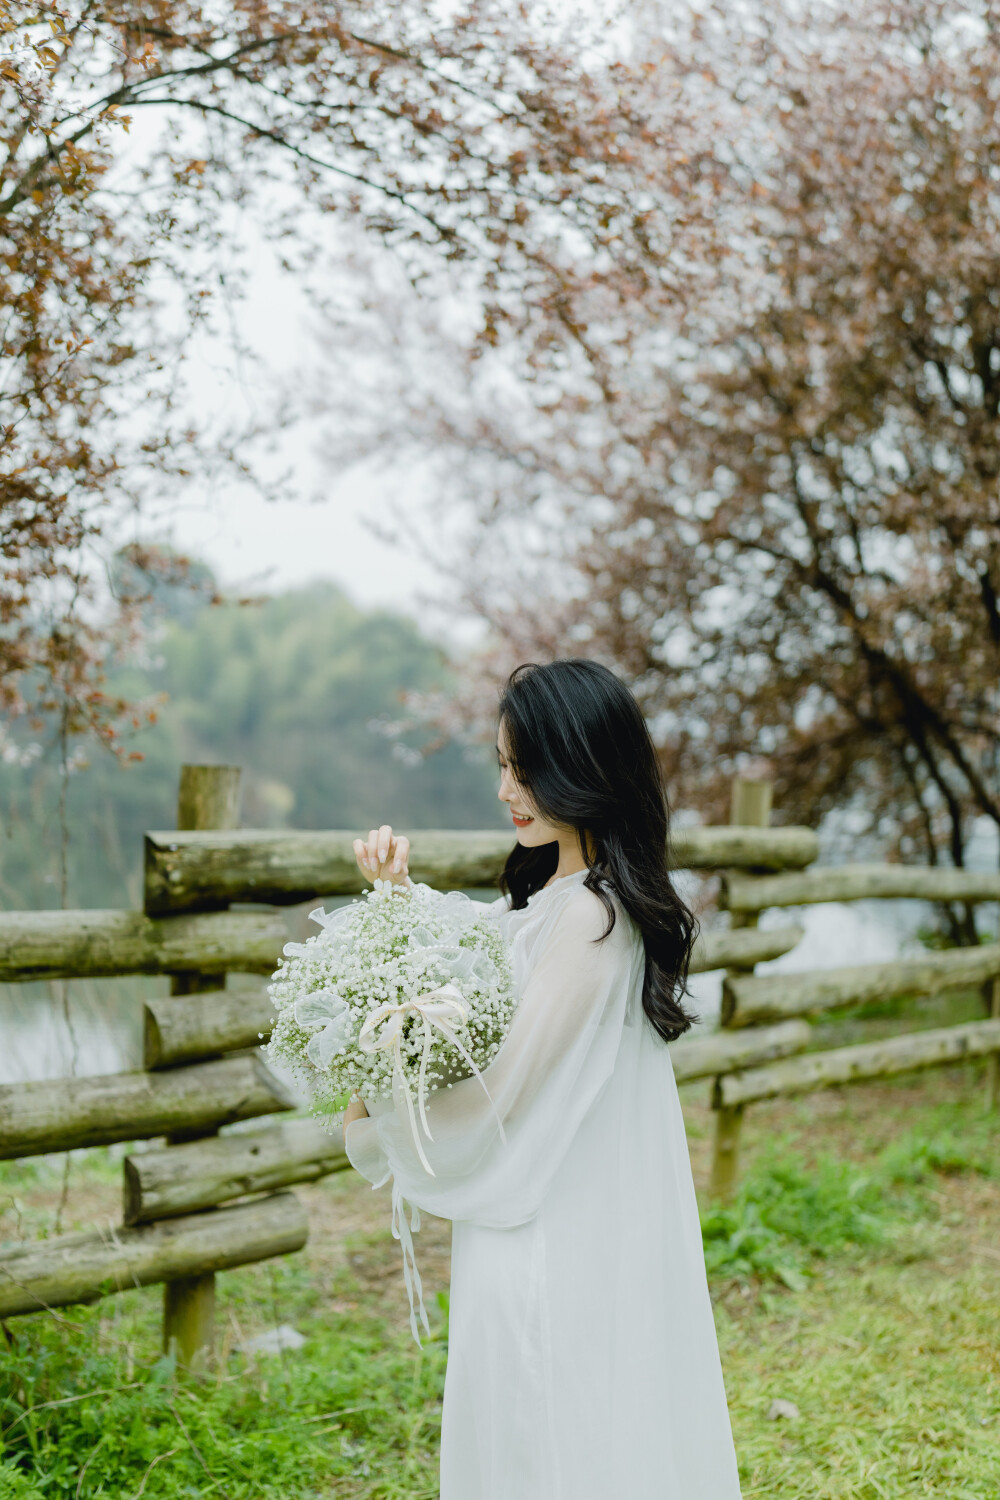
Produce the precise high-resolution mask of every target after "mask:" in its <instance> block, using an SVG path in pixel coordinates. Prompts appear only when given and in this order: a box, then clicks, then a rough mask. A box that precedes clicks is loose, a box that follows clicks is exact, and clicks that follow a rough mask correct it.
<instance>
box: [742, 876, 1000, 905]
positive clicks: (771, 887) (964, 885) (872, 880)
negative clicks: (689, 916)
mask: <svg viewBox="0 0 1000 1500" xmlns="http://www.w3.org/2000/svg"><path fill="white" fill-rule="evenodd" d="M870 898H878V899H898V900H916V901H1000V873H997V872H996V871H993V872H990V871H986V872H978V871H974V870H955V869H941V868H938V867H929V866H916V865H862V864H858V865H830V866H824V867H823V868H820V869H815V870H803V871H801V872H797V873H796V874H794V875H759V876H753V875H745V874H736V875H728V876H726V877H724V879H723V899H724V902H725V905H726V906H728V908H729V910H730V911H731V912H756V911H764V910H766V909H767V908H768V907H772V906H812V905H815V904H816V903H817V902H820V901H863V900H867V899H870Z"/></svg>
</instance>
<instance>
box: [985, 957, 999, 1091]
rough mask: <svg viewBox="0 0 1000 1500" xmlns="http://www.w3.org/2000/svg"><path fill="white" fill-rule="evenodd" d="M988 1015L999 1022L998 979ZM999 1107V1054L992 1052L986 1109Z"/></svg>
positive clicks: (987, 1069)
mask: <svg viewBox="0 0 1000 1500" xmlns="http://www.w3.org/2000/svg"><path fill="white" fill-rule="evenodd" d="M990 1015H991V1016H992V1017H993V1018H994V1019H995V1020H1000V978H997V979H994V981H993V987H992V992H991V994H990ZM998 1107H1000V1053H998V1052H994V1054H993V1056H992V1057H991V1058H990V1060H989V1062H988V1063H987V1064H986V1108H987V1109H997V1108H998Z"/></svg>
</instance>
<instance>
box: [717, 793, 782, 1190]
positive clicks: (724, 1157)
mask: <svg viewBox="0 0 1000 1500" xmlns="http://www.w3.org/2000/svg"><path fill="white" fill-rule="evenodd" d="M773 795H774V787H773V784H772V783H771V782H770V781H769V780H765V779H763V778H760V779H755V780H751V779H749V778H745V777H742V776H737V777H735V778H734V780H733V787H732V795H731V799H730V805H729V821H730V823H731V824H736V825H738V826H740V827H743V828H766V827H767V826H768V824H769V823H770V821H771V803H772V799H773ZM757 921H758V915H757V913H756V912H732V913H731V915H730V922H731V923H732V926H733V927H756V926H757ZM750 969H751V970H752V969H753V965H752V964H751V965H750ZM734 972H735V973H739V972H740V970H739V969H736V970H733V969H730V970H729V971H728V973H730V974H732V973H734ZM721 1024H722V1025H725V1024H726V1022H725V1020H724V1019H723V1021H722V1023H721ZM744 1108H745V1106H744V1105H743V1104H742V1103H738V1104H722V1103H720V1104H719V1105H718V1108H717V1109H716V1112H715V1136H714V1140H713V1143H712V1176H711V1179H710V1182H709V1196H710V1197H711V1200H712V1202H713V1203H728V1202H729V1201H730V1199H731V1198H732V1196H733V1190H734V1188H735V1186H736V1175H737V1172H738V1171H739V1155H740V1135H741V1132H742V1130H743V1111H744Z"/></svg>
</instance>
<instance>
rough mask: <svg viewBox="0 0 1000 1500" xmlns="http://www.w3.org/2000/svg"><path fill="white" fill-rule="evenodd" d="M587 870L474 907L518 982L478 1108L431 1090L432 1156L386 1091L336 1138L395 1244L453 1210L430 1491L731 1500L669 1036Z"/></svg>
mask: <svg viewBox="0 0 1000 1500" xmlns="http://www.w3.org/2000/svg"><path fill="white" fill-rule="evenodd" d="M585 873H586V872H585V871H580V872H578V873H576V874H573V875H566V876H563V877H562V878H560V879H559V880H556V881H553V882H552V883H551V884H550V885H548V886H546V887H544V889H542V890H540V891H538V892H536V893H535V895H533V896H532V897H531V898H530V899H529V901H528V905H527V907H526V908H524V909H522V910H520V911H511V910H509V909H508V907H507V904H506V901H504V900H500V901H498V902H496V903H494V905H493V906H492V907H488V908H487V910H489V911H491V912H492V913H493V914H494V915H495V918H496V920H497V921H498V922H499V924H500V927H501V930H502V932H503V934H504V936H505V938H506V939H507V941H508V943H509V946H510V955H511V962H512V966H513V972H514V983H515V989H516V992H517V994H518V997H519V998H518V1006H517V1010H516V1013H515V1017H514V1021H513V1023H512V1025H511V1030H510V1033H509V1035H508V1037H507V1038H506V1040H505V1042H504V1044H503V1046H502V1048H501V1049H500V1052H499V1053H498V1054H497V1057H496V1058H495V1060H494V1062H493V1063H492V1064H491V1065H490V1067H489V1068H488V1069H487V1070H486V1071H485V1072H484V1074H483V1077H484V1079H485V1080H486V1082H487V1084H488V1086H489V1091H490V1095H491V1096H492V1099H493V1104H494V1105H495V1106H496V1112H494V1108H493V1105H491V1104H490V1102H489V1100H488V1099H487V1097H486V1095H485V1093H484V1091H483V1089H482V1088H481V1086H480V1085H479V1083H478V1082H477V1081H476V1080H475V1079H473V1078H470V1079H464V1080H462V1082H460V1083H456V1084H455V1085H454V1086H453V1087H452V1088H451V1089H442V1090H440V1091H439V1092H438V1093H437V1094H435V1095H432V1096H431V1101H430V1104H429V1108H428V1118H429V1124H430V1127H431V1131H432V1134H433V1143H431V1142H427V1141H425V1142H424V1150H425V1152H426V1154H427V1157H428V1160H429V1161H430V1164H431V1166H432V1168H433V1171H434V1175H433V1176H431V1175H430V1174H429V1173H428V1172H427V1171H426V1169H425V1168H424V1167H423V1166H422V1165H421V1163H420V1161H419V1159H418V1157H417V1154H416V1151H415V1150H414V1146H413V1142H412V1137H411V1135H410V1127H409V1123H408V1119H407V1116H406V1112H405V1109H404V1108H402V1107H400V1108H399V1109H397V1108H395V1107H394V1106H393V1105H392V1104H391V1103H388V1102H386V1104H384V1105H383V1107H382V1108H381V1109H380V1110H378V1111H376V1112H374V1113H373V1115H372V1117H371V1118H369V1119H366V1120H358V1121H356V1122H355V1123H353V1124H352V1125H350V1126H349V1127H348V1130H347V1139H346V1145H347V1153H348V1156H349V1157H350V1159H351V1161H352V1163H353V1164H354V1166H355V1167H356V1168H357V1169H358V1171H359V1172H361V1173H362V1174H363V1175H364V1176H365V1177H367V1178H368V1179H369V1181H371V1182H372V1183H374V1184H376V1185H381V1184H382V1183H384V1182H386V1181H387V1180H388V1179H389V1178H390V1177H391V1179H392V1192H393V1209H394V1224H395V1226H396V1229H397V1232H399V1233H400V1235H401V1237H402V1240H403V1245H404V1254H405V1253H406V1251H407V1247H408V1244H409V1241H410V1234H409V1225H408V1222H407V1219H406V1204H407V1203H408V1204H410V1205H411V1206H412V1207H414V1208H417V1209H425V1210H426V1211H427V1212H428V1213H431V1214H436V1215H438V1216H440V1217H441V1218H445V1219H450V1220H451V1221H452V1225H453V1233H452V1280H451V1304H450V1323H449V1351H448V1371H447V1376H446V1380H445V1393H444V1413H443V1420H442V1432H441V1500H619V1497H620V1500H739V1494H740V1487H739V1477H738V1473H737V1466H736V1457H735V1453H734V1450H733V1440H732V1433H731V1430H730V1423H729V1413H728V1409H727V1406H726V1393H725V1389H724V1386H723V1381H722V1369H721V1365H720V1361H719V1350H718V1343H717V1340H716V1333H715V1325H714V1322H713V1319H712V1307H711V1302H710V1300H709V1294H708V1285H707V1281H706V1277H705V1262H704V1255H703V1251H702V1243H701V1230H700V1226H699V1223H698V1210H697V1205H696V1202H695V1195H694V1186H693V1183H692V1180H691V1166H690V1162H689V1159H688V1150H687V1142H686V1139H685V1134H684V1122H683V1119H682V1116H681V1110H680V1103H679V1101H678V1098H677V1086H676V1084H675V1082H674V1075H673V1068H672V1065H671V1061H670V1052H669V1049H668V1048H667V1046H666V1045H665V1044H664V1042H663V1041H662V1040H660V1038H659V1037H658V1036H657V1035H656V1033H655V1032H654V1031H653V1029H652V1027H651V1026H650V1024H649V1022H648V1021H647V1019H646V1017H645V1014H644V1012H643V1008H642V981H643V969H644V954H643V946H642V939H641V936H640V935H639V932H638V930H637V929H636V928H635V926H634V924H633V923H632V921H631V919H630V918H629V917H628V916H627V915H626V913H625V912H624V911H623V910H622V909H621V908H620V907H618V906H617V904H616V910H617V921H616V924H615V927H614V930H613V932H612V934H611V936H610V937H608V938H607V939H606V940H605V941H604V942H598V941H595V939H597V938H599V937H600V934H601V933H602V932H603V931H604V928H605V926H606V925H607V916H606V912H605V909H604V907H603V905H602V903H601V902H600V901H599V899H598V898H597V897H596V896H595V895H594V894H593V893H592V892H591V891H588V890H587V889H586V888H585V887H584V885H583V880H584V877H585ZM497 1115H499V1118H500V1119H501V1120H502V1121H503V1127H504V1130H503V1134H504V1137H505V1138H504V1139H501V1136H500V1131H499V1128H498V1124H497Z"/></svg>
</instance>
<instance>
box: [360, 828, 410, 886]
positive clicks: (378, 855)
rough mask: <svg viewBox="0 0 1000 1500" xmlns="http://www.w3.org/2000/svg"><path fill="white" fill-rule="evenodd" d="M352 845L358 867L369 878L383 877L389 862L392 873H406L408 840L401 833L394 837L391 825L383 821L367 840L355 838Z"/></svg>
mask: <svg viewBox="0 0 1000 1500" xmlns="http://www.w3.org/2000/svg"><path fill="white" fill-rule="evenodd" d="M352 847H353V849H354V857H355V859H356V860H357V862H358V868H359V869H360V870H361V871H362V873H363V874H365V875H367V876H368V877H369V879H371V880H376V879H384V878H385V876H386V874H387V873H388V872H389V865H390V862H391V867H392V868H391V874H392V875H404V876H405V875H406V874H407V863H408V860H409V857H410V841H409V839H408V838H406V837H405V836H404V835H402V834H400V835H399V836H398V837H395V838H394V837H393V832H392V827H391V826H390V824H388V823H383V824H382V826H381V827H380V828H373V829H372V830H371V831H370V833H369V834H368V838H367V840H365V839H360V838H359V839H355V840H354V843H353V846H352Z"/></svg>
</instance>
